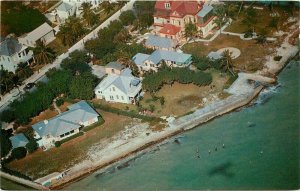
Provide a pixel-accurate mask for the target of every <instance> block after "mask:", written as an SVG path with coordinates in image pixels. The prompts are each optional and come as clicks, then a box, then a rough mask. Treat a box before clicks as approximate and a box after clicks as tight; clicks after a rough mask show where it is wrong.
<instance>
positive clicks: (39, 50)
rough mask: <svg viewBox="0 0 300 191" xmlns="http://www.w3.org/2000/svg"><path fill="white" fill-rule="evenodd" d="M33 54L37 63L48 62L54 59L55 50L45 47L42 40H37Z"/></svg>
mask: <svg viewBox="0 0 300 191" xmlns="http://www.w3.org/2000/svg"><path fill="white" fill-rule="evenodd" d="M33 54H34V57H35V60H36V63H37V64H49V63H51V62H52V61H53V60H54V59H55V52H54V50H53V49H52V48H50V47H47V46H46V45H45V43H44V42H42V41H38V42H37V45H36V47H35V48H33Z"/></svg>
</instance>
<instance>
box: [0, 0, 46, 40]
mask: <svg viewBox="0 0 300 191" xmlns="http://www.w3.org/2000/svg"><path fill="white" fill-rule="evenodd" d="M29 21H30V22H29ZM44 22H47V18H46V17H45V16H44V15H43V14H42V13H41V12H39V11H38V10H36V9H33V8H30V7H28V6H25V5H23V4H22V2H17V1H2V2H1V25H2V26H1V28H2V27H3V28H5V31H6V33H7V34H10V33H14V34H16V35H17V36H20V35H22V34H24V33H28V32H31V31H32V30H34V29H36V28H37V27H39V26H40V25H42V24H43V23H44ZM7 34H3V35H4V36H5V35H7Z"/></svg>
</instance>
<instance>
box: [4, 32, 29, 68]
mask: <svg viewBox="0 0 300 191" xmlns="http://www.w3.org/2000/svg"><path fill="white" fill-rule="evenodd" d="M32 59H33V52H32V51H31V50H29V49H28V47H27V46H25V45H22V44H20V43H19V42H18V41H17V40H16V39H14V38H13V37H12V36H7V37H6V38H3V37H0V67H1V68H3V69H4V70H8V71H10V72H13V73H15V72H16V69H17V68H18V65H19V64H20V63H27V64H29V62H30V61H31V60H32ZM1 68H0V69H1Z"/></svg>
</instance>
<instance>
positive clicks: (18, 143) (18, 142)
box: [9, 133, 29, 149]
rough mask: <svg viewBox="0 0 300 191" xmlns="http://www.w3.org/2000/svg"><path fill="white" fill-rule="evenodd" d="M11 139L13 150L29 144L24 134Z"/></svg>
mask: <svg viewBox="0 0 300 191" xmlns="http://www.w3.org/2000/svg"><path fill="white" fill-rule="evenodd" d="M9 139H10V141H11V144H12V148H13V149H15V148H18V147H25V146H26V144H27V143H28V142H29V141H28V139H27V138H26V137H25V135H24V134H23V133H19V134H16V135H14V136H12V137H9Z"/></svg>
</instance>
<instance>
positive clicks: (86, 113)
mask: <svg viewBox="0 0 300 191" xmlns="http://www.w3.org/2000/svg"><path fill="white" fill-rule="evenodd" d="M68 109H69V110H68V111H66V112H63V113H61V114H59V115H57V116H55V117H53V118H51V119H49V120H44V121H41V122H39V123H36V124H34V125H33V126H32V128H33V129H34V138H35V139H37V143H38V144H39V146H40V147H41V148H43V149H44V150H46V149H49V148H51V147H53V146H54V143H55V142H56V141H60V140H63V139H65V138H67V137H70V136H72V135H74V134H76V133H79V129H80V128H81V127H82V126H83V127H86V126H89V125H92V124H93V123H96V122H98V117H99V114H98V113H97V112H96V111H95V110H94V109H93V108H92V107H91V106H90V105H89V104H88V103H87V102H86V101H80V102H78V103H76V104H73V105H70V106H68Z"/></svg>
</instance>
